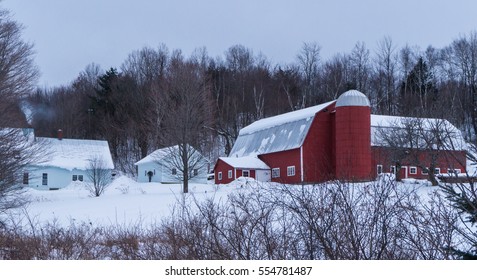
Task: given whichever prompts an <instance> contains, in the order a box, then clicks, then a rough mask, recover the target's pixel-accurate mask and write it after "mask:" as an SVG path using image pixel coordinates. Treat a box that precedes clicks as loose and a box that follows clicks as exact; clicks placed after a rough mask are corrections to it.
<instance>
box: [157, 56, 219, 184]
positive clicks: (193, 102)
mask: <svg viewBox="0 0 477 280" xmlns="http://www.w3.org/2000/svg"><path fill="white" fill-rule="evenodd" d="M166 92H167V94H166V95H165V96H164V98H167V99H166V100H167V101H166V102H167V104H168V107H169V112H168V114H166V115H165V117H164V128H165V133H164V136H163V141H164V143H163V145H164V146H175V145H177V146H178V147H179V151H178V155H179V158H180V160H181V163H180V166H181V167H182V176H183V180H182V181H183V191H184V193H187V192H188V191H189V188H188V186H189V173H190V167H191V166H190V160H191V158H193V157H194V154H191V151H192V149H191V147H194V148H195V149H197V150H198V151H200V150H201V148H202V147H203V145H204V140H205V139H206V134H207V133H208V132H209V130H208V129H207V127H210V126H211V118H212V113H213V112H212V109H211V108H212V106H211V103H210V101H211V99H210V91H209V86H208V83H207V80H206V78H205V76H204V73H203V72H202V71H200V67H198V65H197V64H195V63H192V62H187V61H184V60H183V58H182V56H180V54H176V55H175V56H173V60H172V62H171V69H170V71H169V76H168V77H167V89H166Z"/></svg>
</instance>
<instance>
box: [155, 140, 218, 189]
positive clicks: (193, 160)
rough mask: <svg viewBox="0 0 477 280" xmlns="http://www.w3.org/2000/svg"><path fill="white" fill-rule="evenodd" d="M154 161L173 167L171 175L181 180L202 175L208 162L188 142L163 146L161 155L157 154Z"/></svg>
mask: <svg viewBox="0 0 477 280" xmlns="http://www.w3.org/2000/svg"><path fill="white" fill-rule="evenodd" d="M184 151H185V153H184ZM156 162H157V163H158V164H165V165H166V166H167V167H169V168H171V169H173V170H174V171H173V172H172V175H173V177H175V178H177V179H178V180H179V181H181V182H184V180H186V179H187V180H190V179H193V178H194V177H197V176H201V175H202V176H203V175H204V174H205V172H206V169H207V165H208V163H209V162H208V160H207V159H206V158H205V157H204V156H203V155H202V154H201V153H200V152H199V151H197V150H196V149H195V148H194V147H192V146H191V145H189V144H186V145H185V147H181V145H176V146H172V147H168V148H165V150H164V153H163V154H162V155H159V154H158V155H157V159H156ZM204 171H205V172H204Z"/></svg>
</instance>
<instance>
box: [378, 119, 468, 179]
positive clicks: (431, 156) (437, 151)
mask: <svg viewBox="0 0 477 280" xmlns="http://www.w3.org/2000/svg"><path fill="white" fill-rule="evenodd" d="M374 137H375V139H374V140H373V141H374V142H375V143H376V145H378V146H384V147H386V148H385V149H386V150H387V152H388V154H389V155H388V156H389V160H390V161H391V163H392V164H395V166H396V171H395V172H396V180H398V181H399V180H400V178H399V173H400V172H399V171H400V168H401V166H403V165H414V166H417V167H420V168H421V169H422V170H423V171H424V172H427V173H428V178H429V181H430V182H431V183H432V185H433V186H437V185H438V182H437V180H436V174H435V168H436V167H437V165H438V164H439V162H443V161H444V162H447V163H448V165H449V167H451V168H460V166H463V164H464V162H462V161H463V160H465V159H462V158H460V157H458V156H457V154H456V152H458V151H463V150H464V149H465V148H464V146H465V143H464V141H463V138H462V136H461V134H460V131H459V130H457V129H456V128H455V127H454V126H453V125H452V124H450V123H449V122H448V121H446V120H443V119H424V118H399V119H395V120H394V121H390V122H389V123H382V124H380V126H379V127H377V128H376V133H375V135H374ZM453 165H454V166H453Z"/></svg>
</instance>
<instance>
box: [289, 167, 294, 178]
mask: <svg viewBox="0 0 477 280" xmlns="http://www.w3.org/2000/svg"><path fill="white" fill-rule="evenodd" d="M287 176H295V166H288V167H287Z"/></svg>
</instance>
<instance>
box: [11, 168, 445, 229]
mask: <svg viewBox="0 0 477 280" xmlns="http://www.w3.org/2000/svg"><path fill="white" fill-rule="evenodd" d="M245 185H249V186H257V185H259V187H266V186H267V185H266V184H263V183H259V182H256V181H254V180H251V179H249V180H248V182H245V181H244V178H239V179H238V180H236V181H234V182H232V183H230V184H228V185H214V184H190V185H189V193H188V194H186V195H184V194H183V193H182V186H181V185H180V184H160V183H138V182H136V181H134V180H132V179H130V178H128V177H126V176H121V177H119V178H117V179H116V180H114V181H113V182H112V183H111V185H110V186H109V187H108V188H107V189H106V191H105V193H104V194H103V195H102V196H100V197H93V196H91V194H90V192H89V191H88V190H87V189H86V187H85V185H84V184H83V183H72V184H70V185H69V186H68V187H66V188H64V189H60V190H56V191H39V190H35V189H28V190H27V191H26V193H25V194H24V195H26V196H28V198H29V200H30V203H29V204H28V205H27V206H25V207H24V208H21V209H15V210H13V211H12V212H11V213H10V214H9V220H10V221H11V222H14V223H20V224H22V225H24V226H28V225H29V224H38V223H40V224H44V223H56V224H59V225H62V226H68V225H70V224H71V223H90V224H92V225H95V226H114V225H124V226H135V225H139V224H141V225H150V224H154V223H157V222H159V221H160V220H161V219H162V218H165V217H168V216H170V215H172V214H173V211H174V209H175V208H176V207H177V205H178V203H180V202H182V201H183V199H184V198H185V199H186V203H194V200H197V201H199V202H200V201H204V200H205V199H213V200H214V201H216V202H220V201H222V202H223V201H226V199H227V195H229V194H230V193H232V192H237V191H241V190H243V189H244V186H245ZM402 187H409V188H417V189H418V193H420V194H422V195H426V194H427V193H428V192H430V191H434V190H435V188H432V187H429V185H428V183H427V182H426V181H416V180H407V181H405V183H404V184H402Z"/></svg>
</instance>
